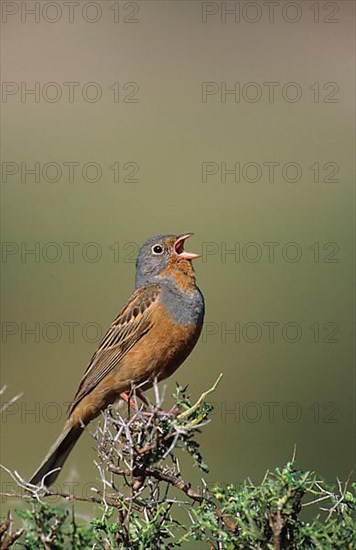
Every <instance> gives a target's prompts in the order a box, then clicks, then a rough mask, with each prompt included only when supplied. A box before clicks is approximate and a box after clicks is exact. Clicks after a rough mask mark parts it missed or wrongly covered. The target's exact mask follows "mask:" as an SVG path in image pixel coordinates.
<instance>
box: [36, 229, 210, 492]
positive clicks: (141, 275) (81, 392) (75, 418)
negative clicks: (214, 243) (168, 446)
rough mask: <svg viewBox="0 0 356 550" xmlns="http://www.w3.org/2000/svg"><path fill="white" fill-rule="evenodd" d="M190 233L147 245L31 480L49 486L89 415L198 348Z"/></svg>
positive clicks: (200, 305) (198, 299)
mask: <svg viewBox="0 0 356 550" xmlns="http://www.w3.org/2000/svg"><path fill="white" fill-rule="evenodd" d="M191 235H193V233H185V234H182V235H158V236H155V237H152V238H150V239H148V240H147V241H146V242H145V243H144V244H143V245H142V246H141V248H140V250H139V253H138V256H137V260H136V278H135V287H136V288H135V291H134V293H133V294H132V296H131V298H130V299H129V300H128V302H127V304H126V305H125V306H124V308H123V309H122V310H121V311H120V313H119V314H118V315H117V317H116V318H115V319H114V321H113V322H112V324H111V326H110V328H109V330H108V331H107V332H106V334H105V335H104V337H103V339H102V341H101V342H100V344H99V346H98V349H97V350H96V351H95V353H94V354H93V355H92V357H91V359H90V361H89V364H88V366H87V368H86V370H85V372H84V375H83V377H82V379H81V381H80V384H79V387H78V390H77V393H76V394H75V396H74V398H73V400H72V402H71V404H70V406H69V408H68V419H67V421H66V423H65V425H64V427H63V429H62V431H61V433H60V435H59V436H58V438H57V439H56V441H55V442H54V444H53V445H52V447H51V448H50V450H49V451H48V453H47V455H46V457H45V458H44V460H43V461H42V463H41V464H40V466H39V468H38V469H37V470H36V472H35V473H34V474H33V476H32V477H31V479H30V481H29V483H30V484H31V485H35V486H36V485H39V484H42V485H44V486H45V487H47V488H48V487H50V486H51V485H52V484H53V483H54V482H55V480H56V479H57V476H58V475H59V473H60V470H61V468H62V467H63V464H64V462H65V461H66V459H67V458H68V455H69V453H70V452H71V450H72V449H73V447H74V445H75V444H76V442H77V441H78V439H79V437H80V436H81V434H82V433H83V431H84V429H85V427H86V426H87V425H88V424H89V422H91V421H92V420H93V419H94V418H96V417H97V416H98V415H99V414H100V412H101V411H103V410H105V409H106V408H107V407H108V406H109V405H110V404H113V403H114V402H115V401H117V400H118V399H120V396H121V397H125V393H126V397H127V394H128V392H131V391H132V390H133V389H134V388H135V387H139V389H140V391H141V390H142V391H145V390H147V389H149V388H150V387H152V385H153V384H154V381H155V380H157V381H158V382H159V381H161V380H164V379H165V378H167V377H169V376H170V375H172V374H173V373H174V372H175V370H176V369H177V368H178V367H179V366H180V365H181V364H182V363H183V361H185V359H186V358H187V357H188V355H189V354H190V352H191V351H192V350H193V348H194V346H195V344H196V343H197V341H198V339H199V336H200V333H201V330H202V326H203V320H204V312H205V305H204V297H203V294H202V292H201V291H200V289H199V288H198V286H197V284H196V277H195V272H194V267H193V265H192V260H195V259H196V258H199V256H200V255H199V254H195V253H192V252H187V251H185V250H184V243H185V241H186V239H188V238H189V237H190V236H191Z"/></svg>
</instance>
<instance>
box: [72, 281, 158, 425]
mask: <svg viewBox="0 0 356 550" xmlns="http://www.w3.org/2000/svg"><path fill="white" fill-rule="evenodd" d="M159 293H160V287H159V285H150V286H146V287H142V288H139V289H138V290H136V292H135V293H134V294H133V295H132V297H131V298H130V300H129V302H128V303H127V305H126V306H125V307H124V309H123V310H122V311H121V312H120V313H119V315H118V316H117V317H116V319H115V320H114V321H113V323H112V325H111V327H110V328H109V330H108V332H107V333H106V334H105V336H104V338H103V339H102V341H101V343H100V345H99V347H98V349H97V350H96V352H95V353H94V355H93V356H92V358H91V360H90V362H89V365H88V367H87V369H86V371H85V373H84V376H83V378H82V380H81V382H80V385H79V388H78V391H77V393H76V395H75V397H74V399H73V401H72V403H71V405H70V407H69V410H68V412H69V414H71V413H72V412H73V410H74V408H75V407H76V406H77V405H78V403H79V401H81V400H82V399H83V397H85V396H86V395H88V393H90V392H91V391H92V389H94V388H95V387H96V386H97V385H98V384H99V382H101V380H103V378H104V377H105V376H106V375H107V374H108V373H109V372H110V371H111V370H112V369H113V368H114V367H115V366H116V365H117V364H118V363H119V362H120V361H121V360H122V358H123V357H125V355H126V353H127V352H128V351H129V350H130V349H131V348H132V346H134V345H135V343H136V342H137V341H138V340H140V338H142V336H143V335H144V334H146V333H147V332H148V331H149V330H150V328H151V326H152V307H153V306H154V304H155V303H156V301H157V299H158V297H159Z"/></svg>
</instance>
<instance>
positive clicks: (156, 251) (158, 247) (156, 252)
mask: <svg viewBox="0 0 356 550" xmlns="http://www.w3.org/2000/svg"><path fill="white" fill-rule="evenodd" d="M163 251H164V249H163V246H162V245H161V244H154V245H153V246H152V248H151V252H152V254H154V255H155V256H160V255H161V254H163Z"/></svg>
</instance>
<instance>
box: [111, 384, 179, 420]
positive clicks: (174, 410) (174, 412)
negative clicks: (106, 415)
mask: <svg viewBox="0 0 356 550" xmlns="http://www.w3.org/2000/svg"><path fill="white" fill-rule="evenodd" d="M136 395H137V397H138V398H139V399H141V401H142V403H143V404H144V405H146V407H148V408H150V403H149V401H148V400H147V399H146V397H145V396H144V395H143V393H142V392H141V391H140V390H136ZM120 397H121V398H122V399H123V400H124V401H126V403H127V404H128V406H129V407H132V408H133V409H134V410H135V411H137V410H138V406H137V403H136V401H133V399H131V397H130V392H122V393H120ZM157 412H158V414H159V415H162V416H164V415H169V416H177V414H178V413H179V408H178V406H177V405H174V406H173V407H172V408H171V409H169V411H165V410H163V409H160V410H158V411H157ZM143 414H147V415H150V414H151V413H148V412H143Z"/></svg>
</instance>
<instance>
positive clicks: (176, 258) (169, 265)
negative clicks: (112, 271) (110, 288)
mask: <svg viewBox="0 0 356 550" xmlns="http://www.w3.org/2000/svg"><path fill="white" fill-rule="evenodd" d="M191 235H192V233H186V234H184V235H157V236H155V237H151V238H150V239H148V240H147V241H146V242H145V243H144V244H143V245H142V246H141V248H140V251H139V253H138V256H137V260H136V288H139V287H141V286H144V285H147V284H154V283H157V282H160V280H159V279H161V278H162V275H163V274H164V273H165V274H167V275H168V274H169V273H170V271H173V270H175V269H176V268H177V267H183V263H182V261H184V263H185V265H186V264H187V261H188V262H189V265H191V262H190V261H191V260H194V259H195V258H198V257H199V254H193V253H192V252H186V251H185V250H184V242H185V240H186V239H188V237H190V236H191ZM191 272H192V274H194V270H193V268H192V267H191Z"/></svg>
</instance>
